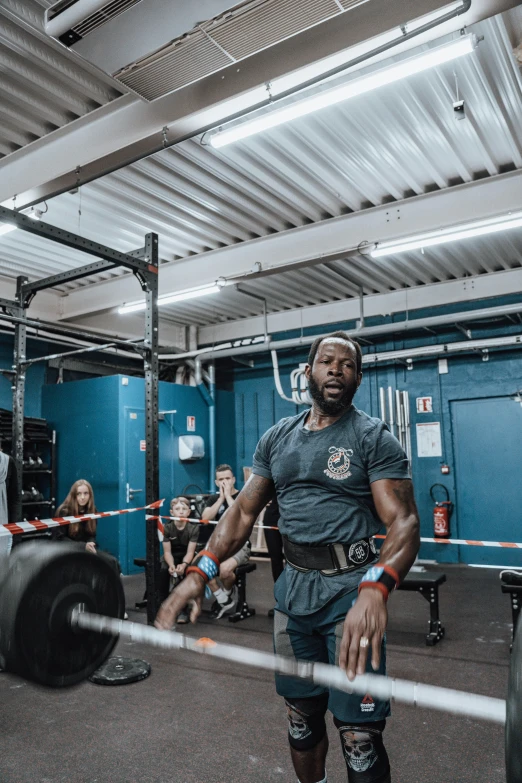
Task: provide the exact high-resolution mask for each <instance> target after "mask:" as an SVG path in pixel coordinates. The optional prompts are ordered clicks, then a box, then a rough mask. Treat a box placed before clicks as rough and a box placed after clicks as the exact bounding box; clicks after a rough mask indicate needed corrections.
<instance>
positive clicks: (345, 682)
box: [70, 607, 506, 724]
mask: <svg viewBox="0 0 522 783" xmlns="http://www.w3.org/2000/svg"><path fill="white" fill-rule="evenodd" d="M70 622H71V624H72V626H73V628H74V627H76V628H80V629H84V630H88V631H94V632H96V633H102V634H110V635H113V636H118V637H120V638H124V639H129V640H130V641H133V642H143V643H145V644H149V645H151V646H152V647H161V648H162V649H167V650H190V651H191V652H198V653H203V654H205V655H212V656H214V657H216V658H221V659H222V660H226V661H233V662H234V663H239V664H244V665H247V666H254V667H256V668H259V669H265V670H267V671H273V672H277V673H278V674H284V675H287V676H289V677H297V678H299V679H304V680H312V681H313V682H315V683H316V684H317V685H322V686H325V687H327V688H337V690H340V691H345V692H346V693H360V694H361V695H363V696H364V695H365V694H366V693H371V694H372V696H373V697H377V698H378V699H382V700H384V701H387V700H393V701H398V702H403V703H405V704H412V705H415V706H417V707H426V708H429V709H435V710H442V711H444V712H452V713H454V714H459V715H467V716H468V717H472V718H480V719H482V720H488V721H493V722H494V723H501V724H504V723H505V722H506V702H505V701H504V700H503V699H496V698H493V697H491V696H480V695H479V694H475V693H467V692H465V691H458V690H452V689H450V688H441V687H438V686H434V685H423V684H421V683H416V682H409V681H408V680H399V679H395V678H390V677H383V676H382V675H379V674H364V675H358V676H357V677H356V678H355V679H354V680H351V681H350V680H349V679H348V677H347V676H346V674H345V672H344V671H342V670H341V669H339V668H338V667H337V666H331V665H329V664H326V663H311V662H309V661H298V660H295V659H293V658H287V657H284V656H282V655H274V654H273V653H269V652H263V651H261V650H252V649H250V648H249V647H241V646H239V645H235V644H221V643H217V642H210V640H208V641H207V640H198V639H194V638H192V637H190V636H185V635H184V634H181V633H178V632H177V631H162V630H159V629H158V628H152V627H151V626H148V625H142V624H139V623H131V622H128V621H126V620H118V619H114V618H112V617H102V616H100V615H96V614H92V613H89V612H85V611H82V610H81V609H80V608H79V607H76V608H75V609H74V610H73V612H72V614H71V620H70Z"/></svg>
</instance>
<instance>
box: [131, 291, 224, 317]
mask: <svg viewBox="0 0 522 783" xmlns="http://www.w3.org/2000/svg"><path fill="white" fill-rule="evenodd" d="M218 291H221V287H220V286H219V285H216V284H213V285H207V286H203V287H202V288H191V289H189V290H188V291H178V292H177V293H173V294H164V295H163V296H158V307H161V306H162V305H168V304H172V303H173V302H184V301H185V300H186V299H196V298H197V297H200V296H208V295H209V294H217V293H218ZM145 307H146V305H145V300H144V299H142V300H141V301H139V302H129V303H128V304H124V305H122V306H121V307H119V308H118V313H120V314H124V313H137V312H138V311H139V310H145Z"/></svg>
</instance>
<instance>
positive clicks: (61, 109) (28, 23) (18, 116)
mask: <svg viewBox="0 0 522 783" xmlns="http://www.w3.org/2000/svg"><path fill="white" fill-rule="evenodd" d="M47 5H50V3H46V2H45V1H44V0H41V2H39V3H37V2H35V0H24V2H19V0H2V2H1V3H0V158H2V157H3V156H5V155H8V154H10V153H11V152H14V151H15V150H17V149H20V148H21V147H24V146H25V145H26V144H30V143H31V142H32V141H35V140H36V139H39V138H41V137H42V136H46V135H47V134H48V133H51V132H52V131H53V130H56V129H57V128H61V127H63V126H64V125H67V124H68V123H70V122H72V121H73V120H75V119H77V118H78V117H83V116H85V115H86V114H89V113H90V112H91V111H94V110H95V109H97V108H99V107H100V106H104V105H105V104H108V103H110V102H111V101H113V100H114V99H115V98H117V97H118V96H120V95H122V94H123V93H124V91H125V90H124V88H122V89H121V90H117V89H115V88H114V87H112V86H109V84H108V80H106V79H103V78H101V77H100V76H95V75H94V71H93V69H92V68H87V67H83V66H82V65H80V64H78V63H77V62H73V61H72V60H71V58H70V57H68V56H67V55H66V54H64V53H63V51H62V50H61V47H60V46H59V45H58V44H56V43H55V42H53V41H51V40H50V39H49V38H48V37H47V36H45V35H44V34H43V26H42V19H43V9H44V8H45V7H46V6H47Z"/></svg>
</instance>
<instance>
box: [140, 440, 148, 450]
mask: <svg viewBox="0 0 522 783" xmlns="http://www.w3.org/2000/svg"><path fill="white" fill-rule="evenodd" d="M140 451H147V441H146V440H140Z"/></svg>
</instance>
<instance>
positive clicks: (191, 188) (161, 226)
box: [0, 0, 522, 324]
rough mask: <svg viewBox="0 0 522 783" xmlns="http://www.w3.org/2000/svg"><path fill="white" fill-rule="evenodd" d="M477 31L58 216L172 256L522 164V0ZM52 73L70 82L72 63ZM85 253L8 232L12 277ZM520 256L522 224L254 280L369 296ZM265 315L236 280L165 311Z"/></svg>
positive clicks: (154, 168)
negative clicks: (466, 51) (358, 88)
mask: <svg viewBox="0 0 522 783" xmlns="http://www.w3.org/2000/svg"><path fill="white" fill-rule="evenodd" d="M42 4H43V0H42ZM475 32H476V33H477V34H479V35H483V36H484V40H483V41H482V43H481V44H480V46H479V48H478V50H477V52H476V53H475V54H474V55H472V56H470V57H468V58H464V59H462V60H460V61H459V62H458V63H457V64H455V65H452V64H451V65H447V66H444V67H441V68H438V69H436V70H433V71H429V72H426V73H424V74H421V75H418V76H416V77H415V78H411V79H408V80H406V81H404V82H402V83H398V84H395V85H393V86H391V87H388V88H386V90H385V91H384V90H383V91H378V92H376V93H373V94H369V95H365V96H362V97H361V98H359V99H356V100H352V101H349V102H347V103H345V104H342V105H338V106H335V107H332V108H330V109H327V110H325V111H322V112H321V113H318V114H317V115H314V116H310V117H307V118H303V119H300V120H298V121H294V122H293V123H291V124H288V125H285V126H281V127H280V128H277V129H274V130H272V131H270V132H269V133H266V134H264V135H262V136H261V135H260V136H257V137H253V138H250V139H247V140H244V141H243V142H241V143H238V144H235V145H231V146H230V147H226V148H223V149H222V150H219V151H218V150H215V149H213V148H211V147H209V146H207V145H205V144H204V143H203V144H202V143H201V140H200V139H194V140H191V141H187V142H184V143H182V144H179V145H178V146H176V147H173V148H171V149H168V150H165V151H164V152H161V153H159V154H157V155H155V156H153V157H151V158H149V159H147V160H143V161H141V162H139V163H136V164H133V165H132V166H129V167H127V168H126V169H123V170H121V171H119V172H116V173H114V174H111V175H108V176H106V177H104V178H103V179H101V180H98V181H96V182H93V183H91V184H88V185H85V186H83V187H82V188H81V192H80V193H76V194H64V195H62V196H59V197H58V198H56V199H54V200H53V201H51V202H50V203H49V212H48V215H47V218H48V221H49V222H50V223H53V224H55V225H57V226H61V227H63V228H67V229H70V230H73V231H79V232H80V233H82V234H84V235H85V236H87V237H89V238H92V239H95V240H96V241H98V242H102V243H104V244H107V245H110V246H113V247H116V248H118V249H121V250H130V249H134V248H136V247H140V246H141V245H142V242H143V235H144V234H145V233H146V232H147V231H157V232H158V234H159V236H160V252H161V256H162V260H163V262H171V261H173V260H175V259H179V258H185V257H187V256H191V255H197V254H200V253H204V252H205V251H207V250H212V249H215V248H219V247H223V246H229V245H231V244H235V243H239V242H244V241H247V240H248V239H251V238H255V237H263V236H267V235H269V234H272V233H275V232H278V231H282V230H286V229H289V228H292V227H297V226H302V225H304V224H307V223H316V222H318V221H322V220H325V219H328V218H329V217H335V216H339V215H342V214H346V213H349V212H352V211H353V212H355V211H359V210H363V209H366V208H369V207H372V206H375V205H379V204H383V203H388V202H393V201H395V200H402V199H404V198H407V197H409V196H413V195H417V194H422V193H426V192H429V191H432V190H437V189H442V188H447V187H451V186H453V185H456V184H460V183H462V182H470V181H473V180H475V179H477V178H481V177H487V176H493V175H495V174H498V173H500V172H503V171H508V170H512V169H519V168H522V125H521V123H520V116H521V109H522V77H521V73H520V70H519V68H518V66H517V64H516V61H515V58H514V57H513V48H514V47H516V46H517V45H518V44H519V43H520V40H521V38H522V6H519V7H517V8H515V9H513V11H511V12H509V13H507V14H504V15H503V16H502V17H496V18H493V19H490V20H487V21H485V22H482V23H481V24H479V25H476V27H475ZM49 73H51V71H49ZM455 73H456V74H457V79H458V81H456V78H455ZM49 78H51V76H49ZM52 78H56V79H57V82H60V81H61V75H60V74H56V75H55V76H53V77H52ZM457 88H458V92H459V95H460V96H461V97H463V98H464V99H465V102H466V119H465V120H463V121H456V120H455V117H454V113H453V109H452V102H453V101H454V100H455V98H456V95H457ZM82 89H83V88H82ZM80 92H81V90H80ZM82 94H83V93H82ZM77 97H78V96H77ZM35 112H37V110H35ZM203 141H204V140H203ZM79 212H81V215H80V214H79ZM44 244H45V245H46V246H47V247H46V248H45V249H44V250H43V251H42V247H43V245H44ZM81 263H85V259H84V257H83V256H82V255H81V254H74V253H72V252H71V251H68V250H66V249H62V248H60V247H58V246H56V247H55V246H49V244H48V243H43V242H42V241H41V240H37V239H35V238H33V237H30V236H28V235H23V232H20V231H17V232H13V233H11V234H9V235H6V236H4V237H2V238H0V275H4V276H5V275H7V276H10V277H13V276H15V270H16V273H17V274H18V273H20V270H23V272H24V273H25V274H28V275H29V276H30V277H31V278H35V277H41V276H44V275H46V274H49V273H52V272H56V271H61V270H62V269H65V268H67V267H75V266H77V265H79V264H81ZM195 263H196V261H195ZM520 266H522V238H521V237H520V232H519V233H518V236H507V235H505V236H503V237H502V238H500V237H495V238H490V239H483V240H477V241H474V242H472V243H461V244H458V245H453V246H451V247H449V246H445V247H442V248H437V249H432V250H430V251H429V252H426V253H425V254H422V253H420V252H418V253H413V254H410V255H408V256H406V255H401V256H400V257H399V256H397V257H396V258H391V259H390V258H388V259H379V261H378V262H377V261H375V260H370V259H368V258H364V257H362V256H359V257H356V258H353V259H349V261H346V262H342V261H339V262H335V263H333V264H329V265H321V266H317V267H313V268H307V269H306V270H300V271H298V272H293V273H284V274H281V275H277V276H275V277H270V278H263V279H262V280H257V281H256V282H252V281H249V282H248V286H245V287H247V288H248V290H250V291H252V292H253V293H256V294H258V295H261V296H265V297H266V298H267V301H268V307H269V311H274V310H284V309H288V308H295V307H299V306H304V305H307V304H316V303H319V302H327V301H333V300H335V299H340V298H343V297H349V296H358V293H359V288H360V287H361V288H362V289H363V290H364V292H365V293H372V292H384V291H387V290H394V289H396V288H400V287H404V286H413V285H419V284H430V283H433V282H439V281H442V280H448V279H453V278H455V277H465V276H469V275H474V274H483V273H492V272H494V271H497V270H501V269H506V268H514V267H520ZM224 273H225V274H226V270H225V271H224ZM113 274H117V272H114V273H107V274H103V275H99V276H97V278H96V280H100V279H105V278H107V277H109V276H112V275H113ZM89 282H94V280H92V279H90V280H89V281H86V280H83V281H77V282H75V283H72V284H70V285H68V286H64V287H63V288H62V289H61V290H62V291H63V292H66V291H68V290H71V289H73V288H77V287H78V286H81V285H85V284H88V283H89ZM332 292H334V294H332ZM260 312H262V304H261V302H259V301H257V300H255V299H250V298H248V297H247V296H245V295H244V294H241V293H239V292H238V291H234V290H232V289H230V288H227V289H226V290H225V291H223V292H221V294H219V295H218V296H214V297H209V298H208V299H206V300H204V299H198V300H193V301H188V302H183V303H177V304H176V305H172V306H169V307H167V308H162V310H161V313H162V317H163V318H165V319H168V320H174V321H177V322H182V323H199V324H210V323H215V322H219V321H226V320H236V319H237V318H242V317H247V316H251V315H254V314H259V313H260Z"/></svg>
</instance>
